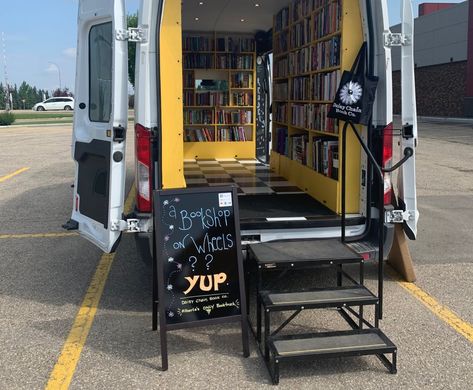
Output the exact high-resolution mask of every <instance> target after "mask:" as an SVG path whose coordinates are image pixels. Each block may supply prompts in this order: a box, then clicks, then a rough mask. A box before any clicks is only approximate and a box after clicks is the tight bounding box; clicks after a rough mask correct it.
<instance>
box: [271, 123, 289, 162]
mask: <svg viewBox="0 0 473 390" xmlns="http://www.w3.org/2000/svg"><path fill="white" fill-rule="evenodd" d="M287 138H288V130H287V127H279V128H277V129H276V144H274V145H273V150H274V151H275V152H277V153H279V154H280V155H282V156H287V157H289V150H288V147H287V145H288V142H287Z"/></svg>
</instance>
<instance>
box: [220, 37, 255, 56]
mask: <svg viewBox="0 0 473 390" xmlns="http://www.w3.org/2000/svg"><path fill="white" fill-rule="evenodd" d="M255 49H256V45H255V40H254V38H245V37H229V36H227V37H217V51H226V52H233V53H239V52H240V53H241V52H247V53H248V52H253V51H255Z"/></svg>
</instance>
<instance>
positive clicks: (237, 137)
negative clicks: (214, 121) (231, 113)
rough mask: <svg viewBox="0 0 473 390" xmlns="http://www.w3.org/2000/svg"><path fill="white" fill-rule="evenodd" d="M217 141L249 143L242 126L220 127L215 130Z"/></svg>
mask: <svg viewBox="0 0 473 390" xmlns="http://www.w3.org/2000/svg"><path fill="white" fill-rule="evenodd" d="M217 141H237V142H238V141H250V139H249V137H247V136H246V132H245V128H244V127H242V126H232V127H228V128H226V127H221V128H219V129H217Z"/></svg>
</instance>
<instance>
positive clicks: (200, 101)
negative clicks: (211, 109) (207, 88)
mask: <svg viewBox="0 0 473 390" xmlns="http://www.w3.org/2000/svg"><path fill="white" fill-rule="evenodd" d="M195 102H196V104H195V105H196V106H228V103H229V99H228V92H199V91H197V92H196V94H195Z"/></svg>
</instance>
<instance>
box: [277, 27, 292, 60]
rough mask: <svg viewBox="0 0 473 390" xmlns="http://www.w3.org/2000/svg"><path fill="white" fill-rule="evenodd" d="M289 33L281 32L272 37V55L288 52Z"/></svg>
mask: <svg viewBox="0 0 473 390" xmlns="http://www.w3.org/2000/svg"><path fill="white" fill-rule="evenodd" d="M288 37H289V31H282V32H280V33H279V34H278V35H276V36H275V37H274V54H275V55H278V54H282V53H286V52H287V50H288Z"/></svg>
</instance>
